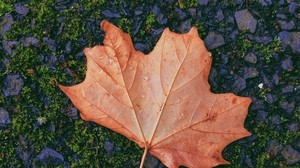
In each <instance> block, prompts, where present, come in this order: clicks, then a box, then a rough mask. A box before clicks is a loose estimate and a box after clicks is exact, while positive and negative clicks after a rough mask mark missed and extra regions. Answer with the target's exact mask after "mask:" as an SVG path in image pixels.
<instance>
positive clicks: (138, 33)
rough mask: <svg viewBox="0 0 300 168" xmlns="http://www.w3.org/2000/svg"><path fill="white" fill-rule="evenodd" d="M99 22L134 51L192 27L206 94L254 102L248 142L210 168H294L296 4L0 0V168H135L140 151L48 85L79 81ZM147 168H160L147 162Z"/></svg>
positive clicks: (299, 34)
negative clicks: (122, 34)
mask: <svg viewBox="0 0 300 168" xmlns="http://www.w3.org/2000/svg"><path fill="white" fill-rule="evenodd" d="M103 19H106V20H109V21H111V22H112V23H114V24H116V25H118V27H120V28H121V29H122V30H124V31H126V32H128V33H129V34H130V35H131V36H132V37H133V41H134V43H135V47H136V49H138V50H141V51H143V52H145V53H148V52H150V51H151V50H152V49H153V46H154V45H155V43H156V41H157V40H158V38H159V37H160V35H161V32H162V30H163V29H164V28H165V27H170V29H171V30H172V31H175V32H180V33H185V32H187V31H188V30H189V29H190V27H191V26H196V27H197V28H198V31H199V35H200V36H201V38H202V39H205V43H206V45H207V47H208V48H209V49H210V51H211V52H212V53H213V65H212V66H213V67H212V70H211V74H210V81H209V82H210V84H211V86H212V91H213V92H216V93H224V92H234V93H236V94H238V95H241V96H248V97H251V98H252V99H253V103H252V104H251V107H250V110H249V115H248V117H247V120H246V123H245V127H246V128H247V129H248V130H249V131H250V132H252V136H250V137H248V138H244V139H242V140H239V141H236V142H235V143H233V144H231V145H229V146H228V147H227V148H226V149H225V150H224V151H223V156H224V157H225V159H226V160H228V161H229V162H231V165H226V166H219V167H299V166H300V131H299V130H300V129H299V127H300V104H299V102H300V57H299V56H300V6H299V1H296V0H294V1H293V0H279V1H277V0H276V1H275V0H245V1H243V0H225V1H222V2H217V1H216V0H212V1H209V2H208V0H198V1H197V0H191V1H189V2H186V1H183V0H166V1H164V2H163V1H161V2H158V1H157V2H156V1H154V0H145V1H142V0H134V1H127V0H121V1H108V0H82V1H79V0H42V1H41V0H31V1H27V0H24V1H23V0H22V1H21V0H1V1H0V81H1V82H0V88H1V92H0V167H138V165H139V161H140V157H141V154H142V150H141V149H139V148H138V147H137V146H136V145H135V144H133V143H132V142H130V141H129V140H127V139H125V138H123V137H122V136H120V135H118V134H115V133H113V132H110V131H109V130H107V129H105V128H103V127H100V126H98V125H95V124H93V123H89V122H84V121H82V120H81V119H79V115H78V111H77V109H76V108H74V106H73V105H72V104H71V102H70V101H69V100H68V98H67V97H66V96H65V95H64V94H63V93H62V92H61V91H60V90H59V88H58V87H57V85H56V84H57V82H58V83H61V84H64V85H73V84H76V83H78V82H80V81H82V80H83V79H84V76H85V57H84V56H83V53H82V50H83V48H84V47H87V46H93V45H95V44H101V42H102V40H103V35H104V34H103V32H102V30H101V29H100V28H99V23H100V21H101V20H103ZM146 167H163V165H162V164H161V163H160V162H159V161H158V160H156V159H155V158H153V157H149V158H148V160H147V164H146Z"/></svg>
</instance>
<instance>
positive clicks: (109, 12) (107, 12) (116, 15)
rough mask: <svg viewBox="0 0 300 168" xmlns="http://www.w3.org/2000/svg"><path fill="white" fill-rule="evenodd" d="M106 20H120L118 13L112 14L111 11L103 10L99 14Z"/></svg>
mask: <svg viewBox="0 0 300 168" xmlns="http://www.w3.org/2000/svg"><path fill="white" fill-rule="evenodd" d="M101 13H102V14H103V15H104V16H105V17H107V18H121V15H120V14H119V13H113V12H112V11H110V10H108V9H105V10H103V11H102V12H101Z"/></svg>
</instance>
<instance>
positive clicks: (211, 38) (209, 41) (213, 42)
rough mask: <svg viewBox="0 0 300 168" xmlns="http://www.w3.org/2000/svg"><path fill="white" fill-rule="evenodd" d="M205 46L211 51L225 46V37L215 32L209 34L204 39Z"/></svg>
mask: <svg viewBox="0 0 300 168" xmlns="http://www.w3.org/2000/svg"><path fill="white" fill-rule="evenodd" d="M204 42H205V45H206V47H207V48H208V49H209V50H212V49H215V48H218V47H220V46H222V45H224V44H225V41H224V37H223V36H222V35H220V34H217V33H215V32H209V33H208V35H207V36H206V38H205V39H204Z"/></svg>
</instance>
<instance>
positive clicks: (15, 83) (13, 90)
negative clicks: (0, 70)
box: [3, 73, 24, 97]
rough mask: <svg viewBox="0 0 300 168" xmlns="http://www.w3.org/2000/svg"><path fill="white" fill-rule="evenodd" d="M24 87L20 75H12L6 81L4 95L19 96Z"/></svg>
mask: <svg viewBox="0 0 300 168" xmlns="http://www.w3.org/2000/svg"><path fill="white" fill-rule="evenodd" d="M23 85H24V81H23V79H22V78H21V76H20V75H19V74H18V73H10V74H8V75H7V76H6V78H5V81H4V88H3V93H4V97H8V96H16V95H18V94H19V93H20V92H21V90H22V88H23Z"/></svg>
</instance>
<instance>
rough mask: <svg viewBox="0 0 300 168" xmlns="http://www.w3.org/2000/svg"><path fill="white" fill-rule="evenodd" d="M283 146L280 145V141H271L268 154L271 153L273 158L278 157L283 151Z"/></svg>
mask: <svg viewBox="0 0 300 168" xmlns="http://www.w3.org/2000/svg"><path fill="white" fill-rule="evenodd" d="M282 148H283V146H282V144H281V143H279V141H278V140H271V141H269V144H268V149H267V152H268V153H270V155H271V156H273V157H274V156H277V155H278V154H279V152H280V151H281V150H282Z"/></svg>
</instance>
